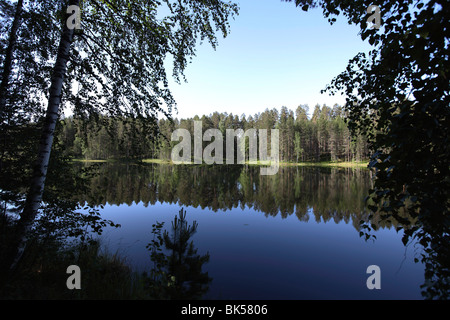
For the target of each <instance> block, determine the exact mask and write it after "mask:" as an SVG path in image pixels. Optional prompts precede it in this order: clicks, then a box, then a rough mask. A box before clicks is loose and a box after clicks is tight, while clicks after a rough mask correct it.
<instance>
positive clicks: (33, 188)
mask: <svg viewBox="0 0 450 320" xmlns="http://www.w3.org/2000/svg"><path fill="white" fill-rule="evenodd" d="M70 4H71V5H78V4H79V0H75V1H70ZM67 17H68V16H66V19H67ZM74 31H75V30H74V29H69V28H67V25H66V21H64V24H63V31H62V35H61V40H60V43H59V48H58V54H57V57H56V62H55V66H54V68H53V75H52V79H51V86H50V96H49V100H48V106H47V112H46V118H45V121H44V126H43V128H42V135H41V139H40V144H39V149H38V154H37V159H36V163H35V166H34V168H33V176H32V179H31V185H30V189H29V191H28V195H27V199H26V202H25V206H24V209H23V211H22V214H21V217H20V220H19V222H18V228H17V242H16V246H15V248H14V249H15V251H16V252H15V253H14V255H13V257H14V258H13V262H12V264H11V269H12V268H14V267H15V266H16V264H17V263H18V261H19V260H20V258H21V257H22V254H23V252H24V250H25V246H26V242H27V237H28V235H29V232H30V230H31V228H32V225H33V222H34V220H35V218H36V216H37V214H38V210H39V208H40V205H41V201H42V195H43V193H44V186H45V178H46V176H47V168H48V163H49V160H50V152H51V148H52V144H53V136H54V131H55V127H56V122H57V120H58V114H59V107H60V104H61V94H62V86H63V82H64V76H65V74H66V71H67V62H68V60H69V50H70V46H71V44H72V42H73V37H74Z"/></svg>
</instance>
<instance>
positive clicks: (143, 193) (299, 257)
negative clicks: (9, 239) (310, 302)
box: [76, 163, 448, 298]
mask: <svg viewBox="0 0 450 320" xmlns="http://www.w3.org/2000/svg"><path fill="white" fill-rule="evenodd" d="M370 188H371V176H370V171H368V170H365V169H338V168H319V167H297V166H286V167H280V169H279V172H278V174H277V175H274V176H262V175H260V171H259V168H258V167H252V166H245V165H216V166H203V165H195V166H194V165H177V166H172V165H164V164H131V163H129V164H114V163H104V164H101V165H99V170H98V174H97V175H96V176H95V177H93V178H92V179H91V188H90V191H89V192H88V193H86V194H83V195H77V196H76V197H77V199H78V200H79V201H82V202H87V203H89V204H90V205H93V206H98V205H106V204H108V205H110V206H115V205H117V206H121V205H122V206H121V208H123V207H124V206H125V207H128V206H132V208H133V212H138V210H139V208H145V207H150V206H152V212H153V213H155V211H156V212H157V211H158V210H163V211H167V209H162V208H161V209H158V208H159V207H160V206H159V205H157V204H158V203H160V204H161V205H164V206H165V208H168V206H169V207H170V208H178V209H176V210H179V207H189V208H190V209H188V211H190V212H191V211H192V213H193V214H197V213H195V212H194V211H197V210H194V209H193V208H197V209H198V210H202V211H203V209H205V210H207V211H213V212H217V211H229V212H230V217H229V218H230V219H225V218H222V217H221V216H212V215H203V216H202V217H201V221H200V222H201V224H202V226H203V225H204V226H205V227H204V228H203V229H202V230H209V231H208V232H207V233H202V234H200V235H199V237H200V239H199V242H198V243H199V244H201V245H202V246H203V247H202V251H203V252H205V251H210V250H211V252H212V253H213V254H214V257H213V258H212V259H211V260H212V261H211V262H210V263H209V264H208V266H209V268H210V270H214V272H215V273H214V274H215V275H220V277H219V276H214V275H213V277H214V282H215V283H216V285H215V286H216V288H217V287H220V286H222V288H226V287H228V286H231V284H229V283H226V282H227V281H228V282H230V281H238V279H239V280H240V282H241V283H244V282H245V283H247V284H248V287H249V288H252V287H255V288H256V287H258V285H259V281H260V279H262V278H264V277H265V278H266V279H271V281H272V282H274V280H273V279H275V278H276V279H278V280H277V281H278V283H276V284H273V283H272V285H271V286H268V288H267V290H266V291H264V292H266V293H267V294H269V292H270V294H271V295H270V297H272V294H273V292H274V288H278V286H282V285H283V288H285V287H286V286H287V285H289V284H291V285H292V284H293V283H294V282H295V283H296V285H297V287H295V289H294V288H293V289H292V291H286V293H285V294H286V297H293V296H294V297H295V296H297V295H298V296H299V297H307V298H311V297H315V296H314V295H312V294H311V292H310V291H308V292H307V293H304V294H303V295H302V294H301V293H299V291H298V289H297V288H298V287H305V288H315V287H317V286H318V283H319V284H321V285H323V288H327V289H326V290H327V291H326V292H327V293H328V294H330V295H332V293H333V292H332V290H330V284H329V283H325V282H323V281H324V280H322V278H321V276H318V277H317V278H314V277H312V276H311V274H314V273H315V272H316V271H313V270H322V269H321V268H323V266H324V265H327V266H329V265H336V266H337V267H336V268H337V269H338V270H346V271H345V273H346V274H347V276H346V278H345V279H346V281H347V282H346V285H345V286H347V287H349V283H350V282H351V281H355V283H354V284H353V286H354V288H355V291H354V292H353V291H352V290H350V289H346V290H347V293H348V294H349V296H353V295H354V296H357V297H358V296H360V294H361V292H360V291H358V290H363V291H362V294H367V292H366V291H364V288H362V289H361V288H360V283H365V279H364V276H365V274H364V273H363V274H362V275H361V277H362V278H363V279H357V280H352V279H353V278H352V276H353V275H354V274H358V272H359V271H358V270H365V268H366V267H367V265H369V264H372V263H373V262H372V260H371V259H372V256H373V254H374V253H373V251H371V249H370V247H367V246H362V245H361V243H360V242H358V241H355V238H354V237H353V236H352V235H350V234H348V233H346V232H344V233H342V230H346V229H348V228H351V229H353V230H355V233H354V235H356V238H358V234H360V231H361V225H360V221H361V220H363V221H368V222H369V223H370V225H371V227H372V228H373V229H374V230H379V231H381V230H383V231H388V230H389V229H392V230H391V231H392V232H389V237H390V236H391V235H392V234H394V235H395V234H396V230H397V229H398V228H400V227H404V228H405V227H406V226H402V225H401V224H400V223H399V222H398V221H396V220H394V219H389V220H386V219H381V218H380V216H378V215H377V214H376V213H375V214H369V212H368V211H367V210H366V207H365V203H364V198H365V196H366V195H367V191H368V190H369V189H370ZM155 204H156V206H155ZM240 209H242V211H241V210H240ZM170 210H172V209H170ZM236 210H238V211H240V212H239V214H237V212H236ZM244 212H252V213H253V212H259V213H260V216H262V217H263V216H265V217H267V218H269V217H279V218H281V219H275V220H273V219H270V226H269V225H268V224H264V223H262V222H261V221H260V220H255V219H254V218H253V216H252V218H251V219H252V220H251V221H252V223H253V225H252V224H251V225H252V227H250V228H249V227H247V226H246V223H247V221H244V219H247V218H246V216H245V214H244ZM136 214H137V213H136ZM369 216H370V221H369ZM197 217H199V216H198V214H197ZM231 217H232V219H231ZM144 218H146V216H145V215H143V216H142V217H141V216H140V218H139V219H144ZM405 218H407V217H405ZM124 219H125V218H124ZM126 219H128V220H129V219H130V217H129V216H127V218H126ZM136 219H137V218H136ZM292 219H294V220H297V221H300V222H305V221H312V222H325V223H327V222H331V225H336V226H337V225H339V228H332V229H331V228H328V227H324V228H322V227H320V230H319V229H318V227H316V226H315V225H317V224H308V228H302V227H300V226H301V225H304V224H303V223H300V224H298V226H297V225H296V226H295V230H294V226H292V228H291V229H289V228H290V227H289V228H287V226H288V225H286V224H283V226H281V224H280V223H281V221H284V220H289V221H292ZM113 220H114V219H113ZM263 220H267V219H264V217H263ZM136 221H137V220H136ZM139 221H141V220H139ZM213 221H214V222H213ZM231 221H233V222H231ZM142 223H143V222H136V225H139V224H142ZM238 223H240V224H241V228H243V229H242V230H241V228H237V227H236V226H237V225H238ZM342 224H344V225H346V227H345V228H343V227H342ZM321 225H323V224H321ZM411 225H414V221H412V224H411ZM411 225H409V227H411ZM218 228H219V229H218ZM300 230H301V232H300ZM268 234H271V235H272V238H269V237H268V236H267V235H268ZM230 235H232V236H230ZM386 235H387V234H386V233H385V236H386ZM141 238H142V237H141ZM334 238H335V239H336V240H332V239H334ZM244 239H245V240H244ZM328 239H330V241H329V242H328ZM392 239H393V238H391V240H392ZM395 239H396V240H395V241H398V242H400V239H399V237H396V238H395ZM391 240H387V238H385V239H384V240H383V239H377V243H378V244H377V245H378V246H382V247H383V249H382V250H380V252H383V254H382V255H381V256H380V257H379V258H378V259H380V260H379V261H380V264H382V263H386V266H385V267H383V272H384V274H385V275H386V270H387V268H391V267H392V268H394V266H393V264H395V262H392V260H393V257H392V256H390V255H391V254H392V252H393V249H392V248H391V247H392V246H393V244H392V241H391ZM224 241H225V242H224ZM245 241H246V242H245ZM361 241H362V242H364V240H362V239H361ZM383 241H385V242H383ZM386 241H387V242H386ZM389 241H391V242H389ZM388 242H389V243H388ZM325 243H327V244H326V245H325ZM206 244H207V245H206ZM306 244H308V245H306ZM400 245H401V243H400ZM334 246H337V247H334ZM262 248H264V249H262ZM288 248H290V249H288ZM244 249H246V250H244ZM261 250H263V251H264V252H263V251H261ZM267 250H269V251H267ZM290 250H292V251H290ZM396 250H398V249H396ZM241 251H242V252H241ZM266 251H267V252H271V253H270V254H271V256H269V255H268V253H267V252H266ZM249 252H251V254H252V256H251V258H250V257H249V256H248V253H249ZM337 252H339V254H338V253H337ZM352 252H359V254H358V255H355V254H353V253H352ZM362 252H364V254H363V253H362ZM380 254H381V253H380ZM402 255H403V254H402V253H400V254H398V253H396V257H397V258H400V259H401V258H402ZM389 256H390V257H389ZM198 259H200V260H199V261H203V262H206V261H207V260H208V259H209V256H208V257H206V256H205V257H204V260H202V259H201V258H200V257H198ZM267 259H269V260H270V261H269V262H270V263H269V262H268V261H266V260H267ZM305 261H308V262H307V264H306V265H305V263H306V262H305ZM341 262H342V265H341ZM237 264H241V266H240V269H239V271H236V272H235V273H233V277H234V278H229V277H230V276H229V275H228V274H229V272H231V271H230V270H233V268H236V267H237ZM255 264H256V265H258V268H257V269H254V266H255ZM265 264H268V265H277V266H278V265H279V264H280V266H282V268H283V272H281V271H280V273H279V275H277V276H275V274H274V273H271V275H270V276H269V275H268V274H267V273H265V272H269V271H268V270H266V269H264V268H262V267H261V266H263V265H265ZM388 265H389V267H388ZM286 266H289V268H291V267H292V268H294V266H298V268H299V270H300V269H301V270H303V269H304V268H310V269H308V270H310V271H311V272H312V273H307V274H305V275H304V276H301V277H300V276H299V274H298V272H297V271H296V270H292V271H291V272H287V270H285V269H286ZM305 266H311V267H305ZM396 268H398V266H397V267H396ZM428 269H430V268H428ZM172 270H175V269H172ZM243 270H245V272H244V271H243ZM327 270H328V269H327ZM165 272H167V273H170V272H169V271H168V269H165ZM171 272H173V271H171ZM323 272H325V271H323ZM326 272H328V271H326ZM259 273H261V274H259ZM394 273H395V272H394ZM200 274H201V272H200ZM238 274H242V277H244V278H242V279H240V278H236V277H237V276H236V275H238ZM257 274H258V275H259V276H257ZM284 275H286V277H288V278H286V279H285V278H284ZM294 275H295V276H294ZM203 276H204V275H203ZM253 276H254V278H255V280H254V283H253V282H252V281H250V280H249V277H253ZM405 276H406V275H405ZM409 276H412V275H409ZM292 277H293V278H292ZM414 277H415V278H414V281H416V280H417V275H414ZM207 278H208V276H206V277H205V278H204V279H205V281H206V280H207ZM175 279H177V277H176V276H175ZM178 279H181V278H180V276H178ZM226 279H228V280H226ZM293 279H295V281H294V282H293ZM405 279H406V278H405ZM410 279H412V278H410ZM169 280H170V278H169ZM336 281H338V280H336ZM395 281H398V280H395V279H394V278H392V279H391V282H392V284H394V283H396V282H395ZM404 281H406V282H407V281H408V280H404ZM422 281H423V278H422ZM206 282H208V281H206ZM322 282H323V283H322ZM406 282H403V283H402V285H405V286H406V284H405V283H406ZM249 283H251V284H252V285H249ZM206 284H207V283H205V285H206ZM411 285H412V284H411ZM336 288H342V286H341V285H338V286H336ZM356 288H358V289H356ZM446 288H447V289H448V285H447V286H446ZM205 290H206V289H205ZM223 290H226V289H223ZM249 290H250V289H249ZM384 290H386V289H384ZM391 290H393V291H395V290H396V289H394V288H392V289H391ZM402 290H404V291H402V294H407V292H408V290H410V289H407V288H406V287H405V289H402ZM444 290H446V289H445V288H444ZM178 291H180V290H178ZM200 291H201V290H200ZM216 291H217V290H216ZM384 292H385V293H386V291H384ZM259 293H261V294H262V293H263V291H259V292H258V291H255V290H253V291H251V292H250V291H249V292H246V294H247V295H246V296H244V292H242V295H243V297H244V298H245V297H249V296H250V297H252V298H255V297H256V296H257V295H258V294H259ZM230 294H233V295H236V294H237V293H236V292H235V291H233V292H232V293H230ZM279 294H281V293H280V292H279ZM333 294H335V295H336V297H342V294H343V293H342V292H335V293H333ZM323 295H325V293H320V295H318V296H317V297H322V296H323ZM280 297H283V298H284V296H280ZM332 297H334V295H332ZM261 298H267V296H264V295H262V296H261Z"/></svg>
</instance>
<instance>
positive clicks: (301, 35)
mask: <svg viewBox="0 0 450 320" xmlns="http://www.w3.org/2000/svg"><path fill="white" fill-rule="evenodd" d="M234 2H236V3H238V4H239V6H240V13H239V16H237V17H236V18H235V20H232V21H231V23H230V25H231V33H230V34H229V35H228V37H227V38H223V37H221V36H220V37H219V46H218V47H217V50H215V51H214V50H213V49H212V47H211V46H210V45H209V43H206V42H205V43H204V44H203V45H201V46H198V47H197V56H196V57H194V59H193V62H192V63H191V64H189V65H188V67H187V69H186V72H185V75H186V78H187V81H188V82H187V83H184V82H182V83H181V85H180V84H177V83H175V82H174V81H171V83H170V85H171V90H172V93H173V95H174V97H175V99H176V101H177V104H178V114H174V116H175V117H178V118H186V117H193V116H194V115H196V114H197V115H199V116H201V115H203V114H206V115H208V114H210V113H212V112H214V111H219V112H228V113H233V114H237V115H241V114H242V113H245V114H246V115H253V114H255V113H258V112H262V111H264V110H265V109H266V108H269V109H271V108H277V109H280V108H281V107H282V106H286V107H288V108H290V109H292V110H295V108H296V107H297V106H298V105H300V104H308V105H309V107H310V111H312V110H311V109H313V108H314V106H315V105H316V104H317V103H319V104H320V105H322V104H327V105H330V106H332V105H334V104H335V103H338V104H341V105H343V104H344V101H345V98H344V97H342V96H340V95H339V96H334V97H330V96H329V95H328V94H321V93H320V90H321V89H324V88H325V86H326V85H327V84H329V83H330V82H331V80H332V79H333V78H334V77H335V76H337V75H338V74H339V73H340V72H341V71H343V70H344V69H345V67H346V66H347V63H348V60H349V59H351V58H353V57H354V56H355V55H356V54H357V53H358V52H361V51H368V50H369V49H370V46H369V44H368V43H367V42H363V41H362V40H361V38H360V37H359V36H358V32H359V27H358V26H355V25H349V24H348V23H347V22H346V20H345V18H344V17H343V16H339V17H338V18H337V22H336V23H335V24H333V25H330V24H329V23H328V21H327V19H326V18H324V17H323V14H322V10H321V9H319V8H317V9H310V10H309V11H308V12H304V11H302V10H301V9H300V8H297V7H295V5H294V4H293V3H286V2H281V0H238V1H234ZM361 14H362V16H363V14H365V13H364V12H362V13H361ZM168 74H171V72H168Z"/></svg>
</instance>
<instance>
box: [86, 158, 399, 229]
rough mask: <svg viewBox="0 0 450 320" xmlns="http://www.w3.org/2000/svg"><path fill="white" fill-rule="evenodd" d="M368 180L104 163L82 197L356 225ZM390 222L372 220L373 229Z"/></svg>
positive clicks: (326, 173) (322, 172)
mask: <svg viewBox="0 0 450 320" xmlns="http://www.w3.org/2000/svg"><path fill="white" fill-rule="evenodd" d="M370 183H371V179H370V172H369V171H368V170H364V169H350V168H345V169H338V168H319V167H296V166H286V167H280V169H279V171H278V174H276V175H273V176H262V175H260V168H259V167H253V166H243V165H215V166H204V165H199V166H195V165H176V166H174V165H162V164H142V165H137V164H110V163H106V164H103V165H102V166H101V168H100V174H99V175H98V176H97V177H95V178H94V179H92V186H91V193H90V194H87V195H85V196H83V197H82V200H84V201H87V202H88V203H90V204H91V205H100V204H106V203H109V204H117V205H119V204H124V203H126V204H128V205H132V204H133V203H139V202H143V203H144V205H149V204H154V203H156V202H165V203H177V204H179V205H182V206H193V207H201V208H208V209H210V210H213V211H217V210H229V209H232V208H237V207H241V208H245V207H249V208H252V209H254V210H256V211H259V212H263V213H264V214H265V215H266V216H277V215H281V217H282V218H285V217H287V216H289V215H292V214H295V215H296V216H297V217H298V219H299V220H300V221H308V220H310V219H314V220H315V221H324V222H328V221H334V222H336V223H339V222H341V221H344V222H345V223H349V222H351V223H352V224H353V225H354V226H355V228H356V229H357V230H359V228H360V226H359V221H360V220H366V219H367V216H368V214H366V210H365V205H364V197H365V196H366V194H367V190H368V189H369V188H370ZM373 222H377V221H376V219H373ZM392 224H395V221H394V222H391V223H387V222H381V221H380V222H379V223H378V222H377V223H375V225H376V227H377V228H384V227H391V226H392Z"/></svg>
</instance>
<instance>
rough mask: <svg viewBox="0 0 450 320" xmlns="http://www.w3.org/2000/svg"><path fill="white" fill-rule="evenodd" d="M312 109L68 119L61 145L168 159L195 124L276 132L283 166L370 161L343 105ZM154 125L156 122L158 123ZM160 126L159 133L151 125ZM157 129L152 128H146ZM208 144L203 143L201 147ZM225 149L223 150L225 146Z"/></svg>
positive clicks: (79, 152) (102, 155)
mask: <svg viewBox="0 0 450 320" xmlns="http://www.w3.org/2000/svg"><path fill="white" fill-rule="evenodd" d="M308 108H309V107H308V106H307V105H300V106H298V107H297V108H296V110H295V112H294V111H293V110H290V109H288V108H287V107H282V108H280V109H279V110H278V109H276V108H273V109H266V110H265V111H264V112H261V113H257V114H254V115H245V114H242V115H240V116H239V115H234V114H232V113H230V114H228V113H219V112H213V113H211V114H209V115H203V116H201V117H200V116H197V115H196V116H194V117H192V118H187V119H178V118H175V119H172V120H169V119H167V118H162V119H159V120H153V121H152V120H149V119H138V118H113V117H102V116H100V117H97V118H96V119H88V118H78V117H73V116H70V117H66V118H64V119H63V120H62V121H61V123H60V124H61V126H60V128H59V134H58V141H59V143H60V144H61V146H62V147H63V148H62V149H63V150H65V151H64V152H65V155H66V156H68V157H72V158H77V159H87V160H109V159H170V157H171V150H172V148H173V146H175V145H176V144H177V143H178V141H171V135H172V132H174V131H175V130H176V129H187V130H188V131H189V132H190V133H191V137H193V136H194V121H201V122H202V130H203V132H205V131H206V130H207V129H213V128H214V129H219V130H220V131H221V132H222V134H223V136H225V131H226V130H227V129H234V130H236V129H242V130H244V131H245V130H248V129H278V130H279V152H280V159H279V160H280V161H282V162H319V161H363V160H367V159H368V158H369V151H368V150H369V148H368V140H367V138H366V135H363V134H359V135H357V136H352V135H351V132H350V130H349V128H348V126H347V124H346V121H345V119H346V118H345V113H344V110H343V108H342V107H341V106H339V105H337V104H336V105H334V106H333V107H329V106H327V105H323V106H322V107H320V106H319V105H316V106H315V108H314V110H313V112H312V116H311V117H308ZM155 123H156V124H155ZM155 125H156V126H157V130H156V131H157V132H158V134H157V135H154V134H152V132H155V130H153V129H154V128H153V127H152V126H155ZM148 128H153V129H152V130H147V129H148ZM209 143H210V142H205V141H204V142H203V147H205V146H206V145H208V144H209ZM224 150H225V148H224Z"/></svg>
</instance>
